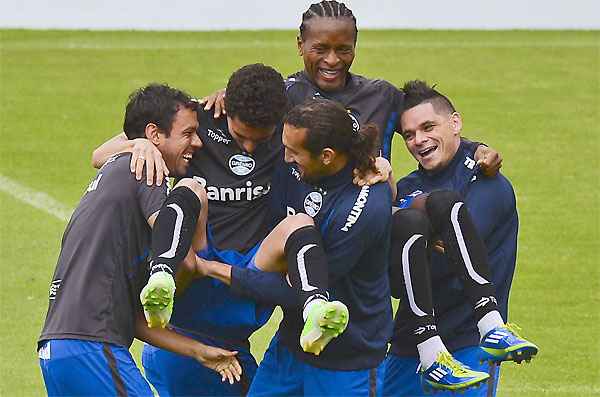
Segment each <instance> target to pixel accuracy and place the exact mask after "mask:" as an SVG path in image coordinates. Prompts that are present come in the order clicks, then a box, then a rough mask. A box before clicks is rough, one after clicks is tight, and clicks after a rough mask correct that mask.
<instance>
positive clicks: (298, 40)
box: [296, 36, 304, 56]
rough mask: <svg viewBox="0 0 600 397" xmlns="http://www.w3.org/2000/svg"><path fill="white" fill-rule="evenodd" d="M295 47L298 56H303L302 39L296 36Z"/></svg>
mask: <svg viewBox="0 0 600 397" xmlns="http://www.w3.org/2000/svg"><path fill="white" fill-rule="evenodd" d="M296 45H297V46H298V55H300V56H303V55H304V53H303V52H302V37H300V36H296Z"/></svg>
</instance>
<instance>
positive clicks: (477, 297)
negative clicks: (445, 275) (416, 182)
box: [426, 191, 498, 321]
mask: <svg viewBox="0 0 600 397" xmlns="http://www.w3.org/2000/svg"><path fill="white" fill-rule="evenodd" d="M426 207H427V212H428V214H429V219H430V220H431V222H432V226H433V231H434V233H436V234H439V235H440V236H441V237H442V240H443V241H444V244H445V245H444V247H445V254H446V256H448V259H449V262H450V263H452V264H453V266H454V270H455V271H456V272H457V273H458V274H459V275H460V276H461V279H462V280H463V285H464V288H465V293H466V294H467V296H468V298H469V300H470V301H471V304H472V305H473V309H474V314H475V319H476V320H477V321H479V320H481V319H482V318H483V317H484V316H485V315H486V314H488V313H490V312H493V311H497V310H498V302H497V300H496V297H495V289H494V285H493V284H492V283H491V281H489V280H491V275H490V269H489V265H488V260H487V250H486V248H485V244H484V242H483V240H482V239H481V237H480V236H479V234H478V233H477V229H476V228H475V224H474V223H473V220H472V219H471V216H470V215H469V211H468V210H467V208H466V206H465V204H464V202H463V201H462V198H461V197H460V195H459V194H458V193H456V192H451V191H436V192H433V193H431V194H430V195H429V197H428V198H427V202H426Z"/></svg>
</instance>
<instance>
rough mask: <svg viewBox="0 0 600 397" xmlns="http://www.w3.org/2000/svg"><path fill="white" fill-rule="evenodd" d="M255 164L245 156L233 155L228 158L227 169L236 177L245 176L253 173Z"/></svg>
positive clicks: (250, 158)
mask: <svg viewBox="0 0 600 397" xmlns="http://www.w3.org/2000/svg"><path fill="white" fill-rule="evenodd" d="M255 166H256V162H255V161H254V159H253V158H252V157H249V156H246V155H245V154H234V155H233V156H231V157H230V158H229V169H230V170H231V172H233V173H234V174H236V175H239V176H245V175H248V174H249V173H251V172H252V171H254V167H255Z"/></svg>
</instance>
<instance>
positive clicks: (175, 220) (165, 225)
mask: <svg viewBox="0 0 600 397" xmlns="http://www.w3.org/2000/svg"><path fill="white" fill-rule="evenodd" d="M200 208H201V203H200V199H199V198H198V196H197V195H196V193H194V191H193V190H192V189H190V188H189V187H187V186H178V187H176V188H175V189H173V191H172V192H171V193H170V194H169V195H168V196H167V199H166V200H165V203H164V204H163V206H162V208H161V209H160V211H159V213H158V216H157V217H156V220H155V221H154V227H153V228H152V255H153V260H152V269H151V270H150V273H151V274H152V273H154V272H156V271H160V270H163V271H168V272H170V273H171V274H174V273H175V271H176V268H177V265H178V264H179V262H181V261H182V260H183V259H184V258H185V256H186V255H187V253H188V251H189V249H190V246H191V245H192V238H193V237H194V233H195V231H196V223H197V222H198V216H199V215H200Z"/></svg>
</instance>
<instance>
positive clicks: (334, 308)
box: [300, 301, 349, 356]
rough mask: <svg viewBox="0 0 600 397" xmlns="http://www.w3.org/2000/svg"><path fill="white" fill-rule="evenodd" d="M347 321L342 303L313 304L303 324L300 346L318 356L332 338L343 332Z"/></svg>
mask: <svg viewBox="0 0 600 397" xmlns="http://www.w3.org/2000/svg"><path fill="white" fill-rule="evenodd" d="M348 319H349V315H348V308H347V307H346V305H344V304H343V303H342V302H339V301H334V302H326V301H319V302H315V304H314V306H313V307H312V308H311V309H310V312H309V313H308V317H307V319H306V321H305V323H304V328H303V329H302V334H301V335H300V346H302V349H303V350H304V351H305V352H307V353H312V354H315V355H317V356H318V355H319V354H320V353H321V352H322V351H323V349H324V348H325V346H327V344H328V343H329V342H330V341H331V340H332V339H333V338H335V337H337V336H338V335H340V334H341V333H342V332H344V330H345V329H346V327H347V326H348Z"/></svg>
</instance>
